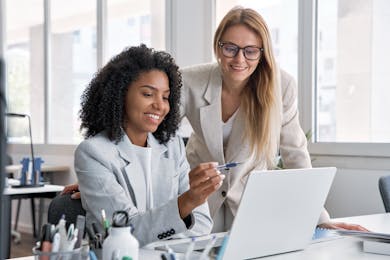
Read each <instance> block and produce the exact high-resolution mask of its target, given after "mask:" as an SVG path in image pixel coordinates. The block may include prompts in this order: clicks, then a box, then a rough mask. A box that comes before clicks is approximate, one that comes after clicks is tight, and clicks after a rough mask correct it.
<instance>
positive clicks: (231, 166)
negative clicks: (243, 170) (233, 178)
mask: <svg viewBox="0 0 390 260" xmlns="http://www.w3.org/2000/svg"><path fill="white" fill-rule="evenodd" d="M242 163H243V162H230V163H225V164H222V165H218V166H217V167H215V168H216V169H217V170H223V169H230V168H233V167H236V166H238V165H240V164H242Z"/></svg>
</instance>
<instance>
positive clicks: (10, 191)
mask: <svg viewBox="0 0 390 260" xmlns="http://www.w3.org/2000/svg"><path fill="white" fill-rule="evenodd" d="M11 183H12V182H10V184H11ZM63 189H64V186H61V185H51V184H45V185H44V186H42V187H32V188H12V187H7V188H4V193H3V194H4V195H10V196H12V195H21V194H32V193H46V192H59V191H62V190H63Z"/></svg>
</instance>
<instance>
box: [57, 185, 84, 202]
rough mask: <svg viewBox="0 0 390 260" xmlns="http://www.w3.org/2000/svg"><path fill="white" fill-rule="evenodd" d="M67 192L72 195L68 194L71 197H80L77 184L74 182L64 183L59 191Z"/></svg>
mask: <svg viewBox="0 0 390 260" xmlns="http://www.w3.org/2000/svg"><path fill="white" fill-rule="evenodd" d="M69 193H71V194H72V196H70V197H71V198H72V199H80V191H79V184H78V183H74V184H69V185H66V186H65V188H64V189H63V190H62V191H61V195H64V194H69Z"/></svg>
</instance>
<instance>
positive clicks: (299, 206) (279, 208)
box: [218, 167, 336, 260]
mask: <svg viewBox="0 0 390 260" xmlns="http://www.w3.org/2000/svg"><path fill="white" fill-rule="evenodd" d="M335 173H336V168H334V167H323V168H310V169H292V170H277V171H253V172H251V173H250V175H249V177H248V181H247V184H246V186H245V190H244V192H243V195H242V197H241V201H240V205H239V208H238V211H237V215H236V217H235V219H234V221H233V225H232V228H231V231H230V234H229V237H228V239H227V240H226V244H225V245H223V250H221V252H220V255H219V257H218V258H219V259H223V260H233V259H234V260H236V259H250V258H256V257H262V256H268V255H275V254H280V253H285V252H291V251H297V250H301V249H304V248H305V247H306V246H307V245H308V244H309V243H310V242H311V240H312V237H313V233H314V230H315V227H316V225H317V222H318V219H319V216H320V214H321V211H322V210H323V205H324V203H325V200H326V197H327V195H328V192H329V189H330V187H331V184H332V182H333V178H334V176H335Z"/></svg>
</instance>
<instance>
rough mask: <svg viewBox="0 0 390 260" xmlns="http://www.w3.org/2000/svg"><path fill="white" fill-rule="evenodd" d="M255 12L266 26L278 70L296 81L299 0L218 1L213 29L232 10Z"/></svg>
mask: <svg viewBox="0 0 390 260" xmlns="http://www.w3.org/2000/svg"><path fill="white" fill-rule="evenodd" d="M237 5H239V6H243V7H246V8H252V9H254V10H256V11H257V12H258V13H259V14H260V15H261V16H263V18H264V20H265V21H266V22H267V25H268V29H269V30H270V33H271V37H272V43H273V48H274V54H275V57H276V60H277V62H278V63H279V65H280V67H281V68H282V69H284V70H286V71H287V72H289V73H290V74H291V75H292V76H293V77H294V78H295V79H296V80H297V74H298V69H297V68H298V42H297V41H298V0H278V1H275V0H231V1H224V0H217V1H216V26H218V24H219V22H220V21H221V19H222V18H223V16H224V15H225V14H226V13H227V12H228V11H229V10H230V9H231V8H233V7H234V6H237Z"/></svg>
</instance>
